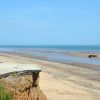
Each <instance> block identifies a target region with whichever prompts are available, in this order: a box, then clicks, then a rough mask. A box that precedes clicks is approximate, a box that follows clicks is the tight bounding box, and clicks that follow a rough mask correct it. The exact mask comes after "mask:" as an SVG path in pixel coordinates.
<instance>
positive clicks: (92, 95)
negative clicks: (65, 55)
mask: <svg viewBox="0 0 100 100" xmlns="http://www.w3.org/2000/svg"><path fill="white" fill-rule="evenodd" d="M0 61H1V62H17V63H31V64H38V65H40V67H41V68H42V70H43V71H42V72H41V73H40V88H41V90H43V93H44V94H46V96H47V99H48V100H56V99H57V97H59V98H58V100H80V98H81V100H99V99H100V98H99V95H100V72H99V71H96V70H93V69H91V67H90V68H88V65H87V67H86V65H84V64H83V65H84V66H85V67H84V66H79V65H75V64H74V63H73V65H70V64H64V63H59V62H52V61H46V60H44V59H43V60H40V59H34V58H31V57H28V56H27V57H25V56H23V55H21V54H20V55H18V54H6V53H0Z"/></svg>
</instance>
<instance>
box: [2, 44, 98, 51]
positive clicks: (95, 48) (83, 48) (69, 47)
mask: <svg viewBox="0 0 100 100" xmlns="http://www.w3.org/2000/svg"><path fill="white" fill-rule="evenodd" d="M17 49H20V50H21V49H40V50H57V51H79V52H94V53H95V52H100V45H95V46H94V45H83V46H81V45H78V46H77V45H76V46H75V45H60V46H57V45H45V46H41V45H22V46H20V45H6V46H5V45H3V46H0V51H3V50H4V51H6V50H17Z"/></svg>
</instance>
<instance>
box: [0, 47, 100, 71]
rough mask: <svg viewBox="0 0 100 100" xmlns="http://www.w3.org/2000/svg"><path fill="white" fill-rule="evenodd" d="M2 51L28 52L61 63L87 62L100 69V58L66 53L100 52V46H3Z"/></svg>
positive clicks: (0, 48)
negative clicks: (67, 53) (66, 53)
mask: <svg viewBox="0 0 100 100" xmlns="http://www.w3.org/2000/svg"><path fill="white" fill-rule="evenodd" d="M0 51H5V52H15V53H22V54H28V55H31V56H33V57H38V58H39V57H41V58H42V57H43V58H44V57H45V58H46V59H47V60H50V61H57V62H61V63H70V62H74V63H77V62H79V63H87V64H93V65H98V68H97V69H95V70H100V60H98V59H89V58H84V57H75V56H68V55H65V54H64V52H70V51H72V52H89V53H96V52H98V53H100V46H1V47H0Z"/></svg>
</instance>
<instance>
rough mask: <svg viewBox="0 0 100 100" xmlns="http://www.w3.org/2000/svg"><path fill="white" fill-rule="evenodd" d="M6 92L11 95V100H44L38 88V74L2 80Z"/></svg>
mask: <svg viewBox="0 0 100 100" xmlns="http://www.w3.org/2000/svg"><path fill="white" fill-rule="evenodd" d="M2 82H3V84H4V87H5V88H6V90H8V91H9V92H10V93H11V94H12V99H13V100H46V96H45V95H44V94H43V93H42V91H41V90H40V88H39V74H38V73H32V75H22V76H19V75H10V76H8V77H6V78H2Z"/></svg>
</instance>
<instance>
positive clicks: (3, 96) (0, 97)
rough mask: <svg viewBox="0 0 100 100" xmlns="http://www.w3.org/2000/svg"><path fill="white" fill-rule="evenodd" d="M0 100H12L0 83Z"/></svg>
mask: <svg viewBox="0 0 100 100" xmlns="http://www.w3.org/2000/svg"><path fill="white" fill-rule="evenodd" d="M0 100H12V95H11V94H10V93H9V92H8V91H6V90H5V88H4V86H3V85H2V84H1V83H0Z"/></svg>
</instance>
